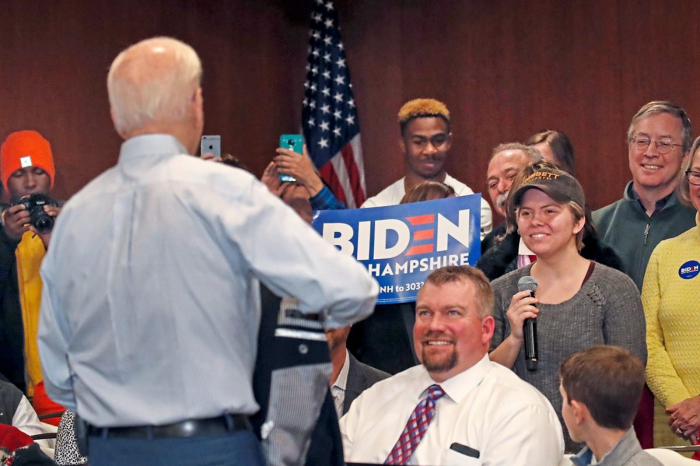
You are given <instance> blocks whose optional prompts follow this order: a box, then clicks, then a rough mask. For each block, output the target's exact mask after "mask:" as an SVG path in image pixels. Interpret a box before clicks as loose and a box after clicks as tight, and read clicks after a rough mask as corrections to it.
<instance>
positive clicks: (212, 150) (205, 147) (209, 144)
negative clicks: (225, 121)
mask: <svg viewBox="0 0 700 466" xmlns="http://www.w3.org/2000/svg"><path fill="white" fill-rule="evenodd" d="M199 154H200V155H204V154H212V155H213V156H214V157H221V136H219V135H218V134H217V135H204V136H202V140H201V142H200V146H199Z"/></svg>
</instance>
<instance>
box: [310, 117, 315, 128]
mask: <svg viewBox="0 0 700 466" xmlns="http://www.w3.org/2000/svg"><path fill="white" fill-rule="evenodd" d="M309 126H316V122H315V121H314V119H313V118H309Z"/></svg>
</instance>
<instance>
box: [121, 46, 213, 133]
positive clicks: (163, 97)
mask: <svg viewBox="0 0 700 466" xmlns="http://www.w3.org/2000/svg"><path fill="white" fill-rule="evenodd" d="M201 77H202V65H201V62H200V60H199V57H198V56H197V53H196V52H195V51H194V49H192V47H190V46H189V45H187V44H185V43H183V42H180V41H178V40H175V39H171V38H169V37H155V38H153V39H147V40H144V41H141V42H139V43H137V44H134V45H132V46H131V47H129V48H127V49H126V50H124V51H123V52H122V53H120V54H119V55H118V56H117V58H116V59H115V60H114V62H113V63H112V66H111V67H110V70H109V75H108V76H107V90H108V93H109V104H110V106H111V111H112V119H113V121H114V126H115V128H116V130H117V132H118V133H119V134H120V135H121V136H122V137H124V138H128V137H131V136H134V135H136V134H139V133H143V132H155V131H147V130H146V131H144V130H145V129H147V128H150V127H152V128H154V129H155V130H157V129H158V128H159V127H160V126H168V125H182V124H183V123H190V120H192V121H191V122H192V123H195V120H194V119H193V118H194V117H195V115H194V113H196V110H195V109H196V105H195V104H196V103H197V100H199V105H201V91H200V82H201ZM200 110H201V109H200ZM196 123H198V124H199V125H200V126H201V123H200V122H196ZM200 134H201V128H200ZM197 138H199V136H197ZM182 142H183V143H185V141H182Z"/></svg>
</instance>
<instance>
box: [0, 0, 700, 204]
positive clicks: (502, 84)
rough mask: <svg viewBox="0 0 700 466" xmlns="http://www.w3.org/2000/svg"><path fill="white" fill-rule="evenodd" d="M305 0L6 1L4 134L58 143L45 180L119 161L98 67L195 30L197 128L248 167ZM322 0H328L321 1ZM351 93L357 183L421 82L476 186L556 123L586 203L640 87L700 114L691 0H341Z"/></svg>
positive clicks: (617, 153) (66, 191)
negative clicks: (502, 149)
mask: <svg viewBox="0 0 700 466" xmlns="http://www.w3.org/2000/svg"><path fill="white" fill-rule="evenodd" d="M310 1H311V0H303V1H302V0H298V1H291V0H289V1H284V0H229V1H223V0H221V1H215V0H206V1H204V0H202V1H195V0H189V1H184V0H182V1H173V0H141V1H136V0H124V1H122V2H109V1H107V0H91V1H88V0H74V1H71V2H55V1H48V0H41V1H26V0H5V1H4V2H3V5H2V6H3V10H2V14H1V15H0V138H2V139H4V137H5V136H6V135H7V134H8V133H10V132H11V131H15V130H19V129H37V130H38V131H40V132H41V133H42V134H44V135H45V137H47V139H49V140H50V141H51V143H52V146H53V149H54V155H55V159H56V164H57V171H58V174H57V182H56V195H57V197H62V198H66V197H68V196H70V195H71V194H73V193H75V192H76V191H77V190H79V189H80V188H81V187H82V186H84V185H85V184H86V183H87V182H88V181H89V180H90V179H92V178H94V177H95V176H96V175H97V174H99V173H100V172H102V171H103V170H105V169H106V168H108V167H110V166H111V165H113V164H114V163H115V162H116V159H117V154H118V150H119V144H120V140H119V137H118V136H117V135H116V134H115V132H114V130H113V128H112V125H111V121H110V118H109V108H108V102H107V93H106V86H105V80H106V75H107V70H108V68H109V65H110V63H111V61H112V60H113V59H114V57H115V56H116V55H117V53H119V51H120V50H121V49H123V48H124V47H126V46H127V45H129V44H131V43H134V42H136V41H138V40H140V39H143V38H146V37H150V36H154V35H172V36H174V37H177V38H180V39H182V40H184V41H186V42H188V43H190V44H192V45H193V46H194V48H195V49H196V50H197V51H198V52H199V54H200V56H201V58H202V62H203V66H204V83H203V87H204V97H205V113H206V124H205V133H208V134H221V135H222V140H223V148H224V150H225V151H228V152H231V153H234V154H236V155H237V156H239V157H240V158H241V159H242V160H243V161H244V162H245V163H246V164H247V165H248V166H249V167H250V168H251V169H252V170H253V171H254V172H255V173H256V174H258V175H259V174H261V173H262V170H263V168H264V167H265V165H266V164H267V162H268V161H269V159H270V157H271V156H272V155H273V153H274V148H275V147H276V144H277V140H278V136H279V134H281V133H285V132H296V131H298V128H299V125H300V114H301V98H302V90H303V88H302V84H303V81H304V75H305V70H304V62H305V57H306V47H307V38H308V36H307V32H308V10H309V5H310ZM327 1H329V0H327ZM334 5H335V7H336V8H338V10H339V13H340V21H341V26H342V34H343V41H344V43H345V48H346V51H347V54H348V63H349V65H350V70H351V74H352V81H353V86H354V90H355V97H356V102H357V104H358V111H359V119H360V126H361V129H362V139H363V147H364V153H365V167H366V178H367V185H368V191H369V194H370V195H372V194H376V193H377V192H378V191H379V190H381V189H382V188H383V187H384V186H386V185H388V184H389V183H390V182H392V181H394V180H395V179H397V178H399V177H400V176H401V175H402V164H401V153H400V151H399V149H398V144H397V141H398V127H397V124H396V113H397V111H398V109H399V107H400V106H401V104H402V103H403V102H404V101H406V100H408V99H411V98H415V97H435V98H437V99H440V100H442V101H444V102H445V103H446V104H447V106H448V107H449V109H450V111H451V112H452V115H453V134H454V144H453V149H452V154H451V158H450V160H449V161H448V167H449V172H450V173H451V174H452V175H453V176H455V177H457V178H458V179H461V180H463V181H464V182H466V183H467V184H468V185H470V186H471V187H472V188H473V189H474V190H475V191H477V192H479V191H483V189H484V185H485V182H484V181H485V171H486V166H487V163H488V159H489V157H490V152H491V149H492V148H493V147H494V146H495V145H497V144H498V143H500V142H507V141H521V140H523V139H525V138H527V137H528V136H529V135H530V134H531V133H533V132H535V131H538V130H541V129H545V128H551V129H559V130H561V131H563V132H565V133H566V134H568V135H569V137H570V138H571V140H572V142H573V144H574V146H575V148H576V157H577V171H578V177H579V179H580V181H581V183H582V184H583V186H584V188H585V190H586V193H587V196H588V200H589V203H590V204H591V205H592V206H593V207H594V208H596V207H600V206H603V205H605V204H607V203H610V202H612V201H614V200H615V199H617V198H619V197H620V195H621V193H622V188H623V186H624V184H625V183H626V182H627V181H628V179H629V178H630V176H629V170H628V167H627V157H626V145H625V134H626V130H627V126H628V124H629V121H630V119H631V117H632V115H633V114H634V112H635V111H636V110H637V109H638V108H639V107H640V106H642V105H643V104H644V103H646V102H648V101H650V100H655V99H669V100H673V101H675V102H678V103H679V104H681V105H683V106H684V107H685V108H686V110H687V111H688V113H689V115H690V117H691V120H693V121H695V122H696V126H697V127H698V128H700V123H699V122H700V120H698V119H697V118H698V116H700V93H698V92H695V82H694V79H695V78H696V76H700V56H699V55H700V47H698V44H699V43H700V29H699V27H698V22H697V19H696V18H698V17H700V2H697V1H695V0H676V1H673V2H668V1H664V0H578V1H574V0H571V1H561V0H531V1H527V0H520V1H516V0H440V1H427V0H425V1H418V0H413V1H410V0H403V1H400V0H383V1H374V0H372V1H370V0H337V1H335V2H334Z"/></svg>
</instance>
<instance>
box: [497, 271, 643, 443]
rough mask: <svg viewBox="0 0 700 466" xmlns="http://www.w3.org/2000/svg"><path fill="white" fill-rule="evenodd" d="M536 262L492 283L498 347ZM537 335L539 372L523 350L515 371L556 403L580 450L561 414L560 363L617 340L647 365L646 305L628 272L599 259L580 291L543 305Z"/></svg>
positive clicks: (565, 437)
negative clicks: (511, 308)
mask: <svg viewBox="0 0 700 466" xmlns="http://www.w3.org/2000/svg"><path fill="white" fill-rule="evenodd" d="M531 268H532V265H529V266H527V267H523V268H521V269H518V270H515V271H513V272H511V273H509V274H506V275H504V276H502V277H501V278H499V279H497V280H494V282H493V283H492V286H493V291H494V295H495V309H494V318H495V319H496V329H495V331H494V334H493V338H492V339H491V349H492V350H493V349H495V348H496V347H497V346H498V345H500V344H501V343H502V342H503V340H504V339H505V338H506V337H507V336H508V335H510V323H509V322H508V317H506V311H508V306H509V305H510V300H511V299H512V298H513V295H514V294H515V293H517V292H518V280H519V279H520V277H523V276H526V275H530V269H531ZM537 307H538V308H539V310H540V312H539V314H538V316H537V339H538V348H539V360H538V367H537V370H536V371H533V372H529V371H528V370H527V369H526V367H525V355H524V352H523V351H524V350H523V349H521V350H520V353H519V354H518V358H517V359H516V361H515V365H514V366H513V370H514V371H515V373H516V374H518V375H519V376H520V377H521V378H522V379H523V380H525V381H527V382H529V383H530V384H532V385H534V386H535V387H536V388H537V389H538V390H539V391H541V392H542V393H543V394H544V396H546V397H547V399H548V400H549V401H550V403H552V406H553V407H554V410H555V411H556V412H557V415H558V416H559V420H560V421H561V425H562V428H563V429H564V440H565V443H566V451H567V452H569V453H571V452H576V451H578V450H579V449H580V445H578V444H576V443H574V442H573V441H572V440H571V438H570V437H569V433H568V431H567V429H566V425H565V424H564V420H563V419H562V417H561V402H562V399H561V395H560V394H559V376H558V374H557V368H558V367H559V363H560V362H562V361H563V360H564V359H566V358H567V357H568V356H569V355H571V354H573V353H575V352H577V351H581V350H583V349H586V348H589V347H591V346H594V345H615V346H622V347H623V348H627V349H628V350H629V351H631V352H632V353H633V354H634V355H636V356H638V357H639V358H640V359H641V360H642V362H644V363H645V364H646V360H647V348H646V337H645V332H646V329H645V322H644V309H643V308H642V301H641V299H640V296H639V290H638V289H637V287H636V286H635V284H634V282H633V281H632V280H631V279H630V278H629V277H628V276H627V275H625V274H623V273H622V272H618V271H617V270H614V269H611V268H609V267H606V266H604V265H601V264H598V263H596V264H595V268H594V269H593V273H592V274H591V276H590V278H589V279H588V280H587V281H586V283H584V285H583V286H582V287H581V289H580V290H579V292H578V293H576V295H574V297H572V298H571V299H569V300H568V301H565V302H563V303H560V304H555V305H552V304H538V305H537Z"/></svg>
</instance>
